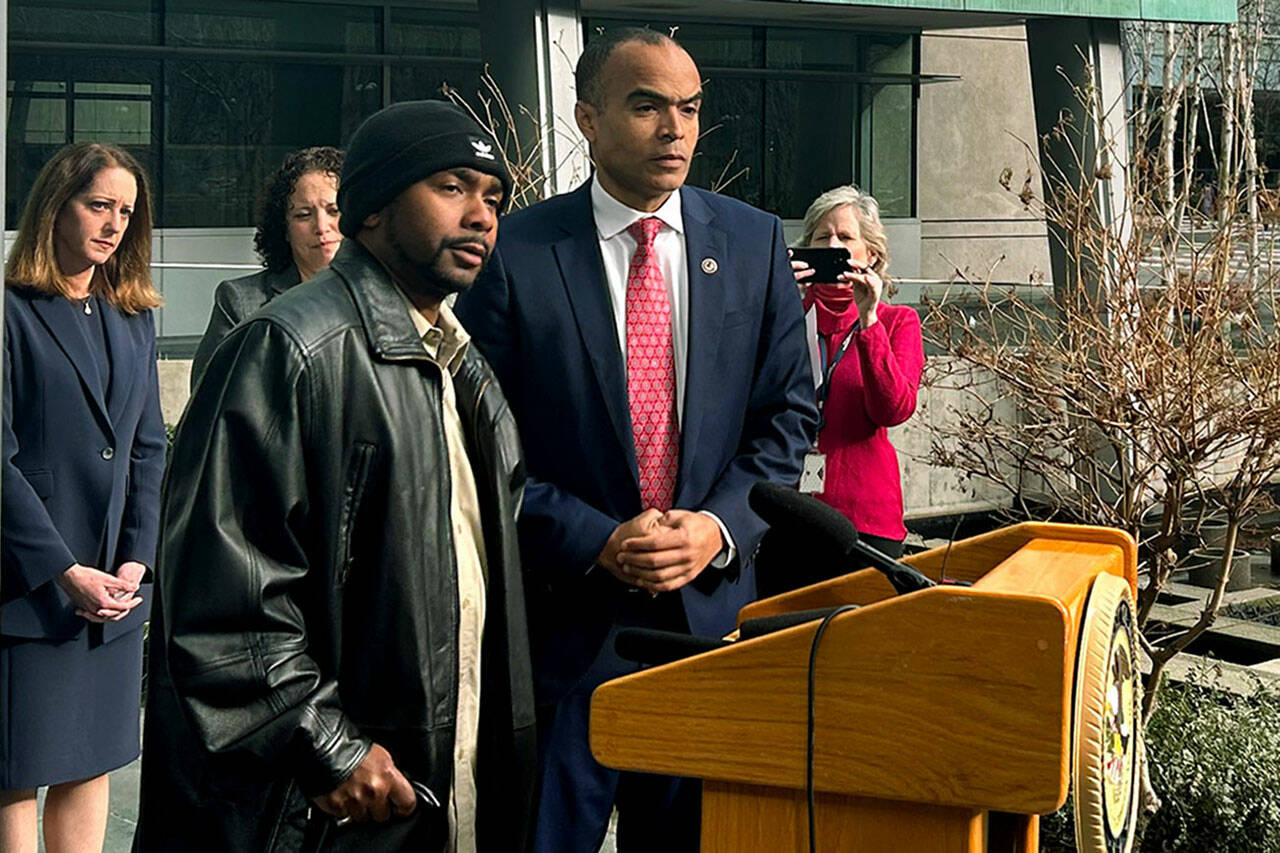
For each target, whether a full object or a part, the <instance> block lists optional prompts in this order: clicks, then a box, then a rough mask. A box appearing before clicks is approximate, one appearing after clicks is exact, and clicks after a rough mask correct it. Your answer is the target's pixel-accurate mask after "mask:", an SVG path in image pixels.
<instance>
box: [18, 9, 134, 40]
mask: <svg viewBox="0 0 1280 853" xmlns="http://www.w3.org/2000/svg"><path fill="white" fill-rule="evenodd" d="M155 6H156V4H155V3H153V2H152V0H94V2H93V3H88V2H86V0H9V38H10V39H26V40H30V41H69V42H96V43H99V44H155V43H156V42H158V41H159V38H158V32H157V28H158V23H159V16H158V15H157V14H156V10H155Z"/></svg>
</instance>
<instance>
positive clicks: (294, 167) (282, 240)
mask: <svg viewBox="0 0 1280 853" xmlns="http://www.w3.org/2000/svg"><path fill="white" fill-rule="evenodd" d="M311 172H323V173H324V174H326V175H333V179H334V180H335V181H336V180H338V178H339V176H340V175H341V174H342V151H341V150H340V149H337V148H332V147H330V146H328V145H318V146H316V147H314V148H302V149H300V150H298V151H291V152H289V153H288V154H286V155H285V158H284V162H283V163H281V164H280V168H279V169H277V170H276V173H275V174H274V175H272V176H271V177H270V178H268V179H267V183H266V186H264V187H263V188H262V196H261V199H260V200H259V202H258V228H257V230H256V231H255V232H254V234H253V247H254V248H255V249H257V251H258V257H260V258H262V262H263V263H264V264H266V265H267V269H269V270H271V271H272V272H280V271H281V270H285V269H288V268H289V265H290V264H292V263H293V250H292V249H290V248H289V240H288V237H287V236H286V230H285V214H286V213H288V208H289V196H291V195H293V188H294V187H296V186H297V185H298V179H299V178H301V177H302V176H303V175H306V174H310V173H311Z"/></svg>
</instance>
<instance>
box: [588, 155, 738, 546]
mask: <svg viewBox="0 0 1280 853" xmlns="http://www.w3.org/2000/svg"><path fill="white" fill-rule="evenodd" d="M591 213H592V216H593V217H594V219H595V223H596V237H597V238H598V239H599V241H600V257H601V258H603V259H604V278H605V284H606V286H607V287H608V288H609V301H610V302H611V303H612V305H613V324H614V327H615V329H616V331H617V333H618V350H619V351H620V352H621V353H622V356H623V357H622V367H623V370H624V371H625V370H626V365H627V358H626V352H627V273H628V272H629V271H630V270H631V256H632V255H634V254H635V252H636V245H637V244H636V241H635V238H634V237H632V236H631V235H630V234H629V233H627V228H628V227H630V225H631V224H632V223H633V222H638V221H640V220H641V219H645V218H647V217H650V216H656V217H657V218H658V219H660V220H662V228H661V229H660V230H659V231H658V236H657V237H655V238H654V240H653V251H654V254H656V255H657V257H658V268H659V269H660V270H661V271H662V280H663V281H664V282H666V284H667V299H668V300H669V301H670V303H671V345H672V349H673V350H674V355H675V371H676V423H677V425H679V424H682V423H683V421H684V388H685V374H686V373H687V372H688V371H687V369H686V368H687V367H688V363H689V262H688V254H689V253H688V250H687V249H686V248H685V243H684V216H683V215H682V213H681V210H680V193H679V191H677V192H673V193H672V194H671V195H670V196H669V197H668V198H667V200H666V201H665V202H663V203H662V206H661V207H659V208H658V209H657V210H655V211H653V212H652V213H646V212H645V211H643V210H636V209H634V208H631V207H627V206H626V205H625V204H623V203H622V202H620V201H618V200H617V199H616V198H614V197H613V196H611V195H609V193H608V191H606V190H605V188H604V187H602V186H600V178H599V176H598V175H596V176H593V177H592V178H591ZM703 514H704V515H708V516H710V517H711V518H712V519H714V520H715V523H716V525H717V526H718V527H719V528H720V535H721V536H722V537H723V538H724V543H725V547H724V549H723V550H721V552H720V553H719V554H717V555H716V557H715V559H713V560H712V561H711V565H712V566H713V567H714V568H717V569H722V568H724V567H725V566H727V565H729V563H730V562H732V561H733V558H734V556H735V554H736V553H737V548H736V547H735V545H734V542H733V537H732V536H730V535H729V528H727V527H725V526H724V522H723V521H721V520H720V519H719V518H718V517H717V516H716V514H715V513H713V512H707V511H705V510H704V511H703Z"/></svg>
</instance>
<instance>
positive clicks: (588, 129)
mask: <svg viewBox="0 0 1280 853" xmlns="http://www.w3.org/2000/svg"><path fill="white" fill-rule="evenodd" d="M598 116H599V111H598V110H597V109H596V108H595V105H594V104H590V103H588V102H586V101H578V102H577V103H575V104H574V105H573V119H574V121H576V122H577V123H578V130H580V131H582V135H583V137H584V138H585V139H586V140H587V142H590V143H592V144H595V141H596V119H597V117H598Z"/></svg>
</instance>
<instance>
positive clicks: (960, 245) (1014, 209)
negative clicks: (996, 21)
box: [917, 26, 1049, 282]
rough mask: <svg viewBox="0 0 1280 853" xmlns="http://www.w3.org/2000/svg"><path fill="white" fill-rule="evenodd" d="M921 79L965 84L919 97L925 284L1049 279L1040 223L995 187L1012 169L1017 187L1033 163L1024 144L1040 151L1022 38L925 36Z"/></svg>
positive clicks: (1012, 30) (1015, 30) (1016, 32)
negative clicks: (939, 77)
mask: <svg viewBox="0 0 1280 853" xmlns="http://www.w3.org/2000/svg"><path fill="white" fill-rule="evenodd" d="M920 70H921V72H922V73H924V74H958V75H960V76H961V77H962V79H961V80H959V81H957V82H944V83H932V84H928V85H925V86H922V87H921V90H920V109H919V130H918V138H917V146H918V152H919V153H918V166H917V200H918V201H917V203H918V210H919V216H920V248H919V257H920V273H919V275H920V277H921V278H926V279H943V280H947V279H951V278H953V277H954V276H955V273H956V271H957V270H960V271H961V272H964V273H965V274H966V275H969V276H972V277H974V278H976V279H977V280H979V281H982V280H986V279H987V278H988V277H990V278H991V279H992V280H996V281H1008V282H1026V281H1032V280H1036V279H1037V278H1039V277H1041V276H1043V277H1045V278H1048V276H1049V272H1048V271H1049V245H1048V237H1047V232H1046V230H1045V227H1044V222H1043V220H1038V219H1037V218H1036V217H1035V216H1034V215H1033V214H1031V213H1029V212H1027V211H1026V210H1025V209H1023V206H1022V204H1021V203H1020V202H1019V201H1018V199H1017V198H1016V197H1015V196H1014V195H1013V194H1011V193H1009V192H1007V191H1006V190H1004V189H1003V188H1002V187H1001V186H1000V184H999V178H1000V173H1001V171H1002V170H1004V169H1005V168H1006V167H1008V168H1010V169H1012V170H1013V174H1014V180H1015V182H1016V183H1015V185H1014V188H1015V190H1016V189H1018V188H1019V187H1021V184H1022V181H1023V179H1024V178H1025V176H1026V173H1027V169H1028V166H1029V158H1030V156H1031V155H1029V154H1028V150H1027V148H1026V147H1025V146H1024V144H1023V143H1026V145H1030V146H1032V150H1033V151H1034V150H1036V148H1035V146H1036V125H1035V110H1034V106H1033V103H1032V100H1031V74H1030V67H1029V64H1028V61H1027V42H1026V33H1025V31H1024V29H1023V28H1022V27H1021V26H1017V27H998V28H986V29H971V30H946V31H938V32H926V33H925V34H924V35H923V36H922V37H921V40H920ZM1030 163H1034V161H1030ZM1036 174H1037V177H1036V184H1035V187H1036V191H1037V192H1039V177H1038V174H1039V173H1038V172H1037V173H1036Z"/></svg>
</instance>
